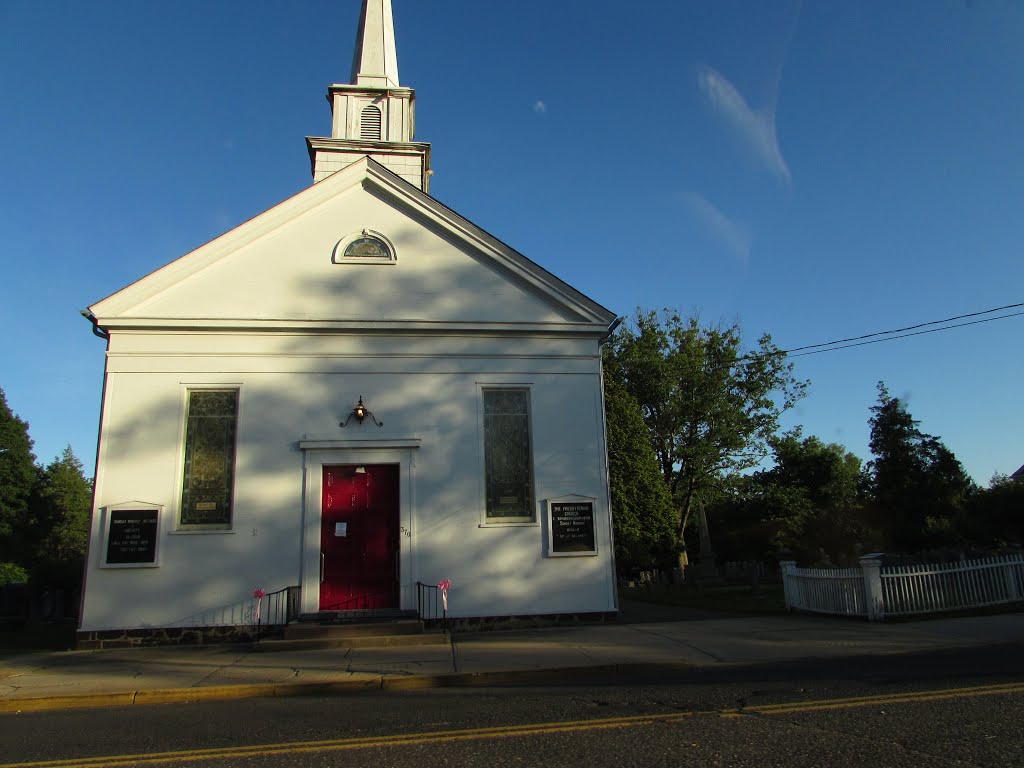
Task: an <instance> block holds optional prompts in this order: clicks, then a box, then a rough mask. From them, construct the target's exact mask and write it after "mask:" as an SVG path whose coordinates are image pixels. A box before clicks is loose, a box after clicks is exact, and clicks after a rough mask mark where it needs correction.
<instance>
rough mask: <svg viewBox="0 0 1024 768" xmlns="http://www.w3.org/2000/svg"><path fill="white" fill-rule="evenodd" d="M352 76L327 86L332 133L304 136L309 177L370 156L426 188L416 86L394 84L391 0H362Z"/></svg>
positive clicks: (426, 170) (426, 169)
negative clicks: (417, 133) (417, 130)
mask: <svg viewBox="0 0 1024 768" xmlns="http://www.w3.org/2000/svg"><path fill="white" fill-rule="evenodd" d="M351 79H352V83H351V84H335V85H331V86H329V87H328V89H327V100H328V101H329V102H330V104H331V111H332V112H333V114H334V118H333V121H332V127H331V138H329V139H327V138H308V137H307V139H306V144H307V145H308V147H309V157H310V160H311V162H312V165H313V182H314V183H316V182H318V181H320V180H322V179H325V178H327V177H328V176H330V175H331V174H333V173H337V172H338V171H340V170H342V169H343V168H347V167H348V166H349V165H351V164H352V163H354V162H356V161H358V160H359V159H360V158H362V157H367V156H369V157H371V158H373V159H374V160H376V161H377V162H378V163H380V164H381V165H383V166H385V167H386V168H388V170H390V171H392V172H393V173H396V174H398V175H399V176H401V177H402V178H404V179H405V180H406V181H408V182H410V183H411V184H414V185H415V186H417V187H419V188H420V189H422V190H423V191H424V192H426V191H428V187H429V181H430V174H431V171H430V145H429V144H426V143H423V142H414V141H413V129H414V125H415V100H416V92H415V91H414V90H413V89H412V88H405V87H403V86H402V85H400V84H399V79H398V53H397V48H396V46H395V23H394V18H393V16H392V13H391V0H363V7H362V11H361V12H360V15H359V31H358V33H357V34H356V44H355V50H354V52H353V56H352V78H351Z"/></svg>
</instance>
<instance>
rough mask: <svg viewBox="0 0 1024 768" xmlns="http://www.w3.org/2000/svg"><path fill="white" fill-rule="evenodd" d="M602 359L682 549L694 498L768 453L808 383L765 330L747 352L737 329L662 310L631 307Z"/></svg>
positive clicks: (758, 461) (719, 486)
mask: <svg viewBox="0 0 1024 768" xmlns="http://www.w3.org/2000/svg"><path fill="white" fill-rule="evenodd" d="M605 362H606V375H608V376H610V377H612V378H614V379H616V380H617V381H619V382H620V383H621V384H622V386H623V387H624V388H625V390H626V391H627V392H628V393H629V394H630V395H631V396H632V397H633V398H634V400H635V401H636V402H637V404H638V405H639V407H640V412H641V414H642V415H643V419H644V423H645V425H646V427H647V430H648V435H649V438H650V442H651V445H652V446H653V448H654V452H655V456H656V457H657V461H658V466H659V469H660V471H661V474H662V478H663V480H664V482H665V484H666V486H667V488H668V490H669V492H670V494H671V495H672V498H673V501H674V503H675V505H676V510H677V515H678V517H677V524H676V542H677V545H678V546H679V547H680V549H681V550H683V549H684V542H683V534H684V532H685V530H686V526H687V523H688V522H689V519H690V515H691V512H692V510H693V509H694V506H695V503H696V502H698V501H700V500H701V499H704V498H707V497H709V495H710V494H711V493H712V492H713V491H714V490H715V489H718V488H721V487H722V483H723V482H724V481H725V480H726V479H728V478H732V477H735V476H737V475H738V474H739V473H741V472H743V471H745V470H749V469H751V468H753V467H755V466H757V465H758V463H760V462H761V461H762V459H764V457H765V456H766V455H767V453H768V440H769V439H770V438H771V437H772V436H773V435H774V434H775V433H776V432H777V431H778V428H779V417H780V415H781V414H782V412H783V411H785V410H786V409H788V408H790V407H791V406H792V405H793V404H794V403H795V402H796V401H797V400H799V399H800V398H801V397H802V396H803V395H804V393H805V390H806V386H807V384H806V382H802V381H798V380H797V379H796V378H794V376H793V374H792V368H793V366H792V364H791V363H789V362H787V361H786V358H785V355H784V354H783V353H782V352H781V351H780V350H779V349H778V347H776V346H775V345H774V344H773V343H772V340H771V337H770V336H768V335H767V334H766V335H764V336H762V337H761V338H760V339H759V340H758V346H757V348H756V349H755V350H753V352H751V353H750V354H746V353H745V352H744V350H743V348H742V334H741V329H740V327H739V326H738V325H718V326H702V325H701V323H700V321H699V319H698V318H697V317H690V318H687V319H683V318H682V317H681V316H680V315H679V314H678V313H676V312H670V311H667V310H666V311H664V312H662V313H657V312H644V311H641V310H637V313H636V315H635V317H634V318H633V322H632V323H631V324H624V325H623V326H622V327H621V328H620V329H619V331H618V332H617V334H616V335H615V336H614V338H613V339H612V341H611V343H610V344H608V345H607V346H606V356H605Z"/></svg>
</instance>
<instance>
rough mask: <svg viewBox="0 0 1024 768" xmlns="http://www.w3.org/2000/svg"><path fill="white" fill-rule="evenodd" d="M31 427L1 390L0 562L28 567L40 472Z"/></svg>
mask: <svg viewBox="0 0 1024 768" xmlns="http://www.w3.org/2000/svg"><path fill="white" fill-rule="evenodd" d="M35 461H36V457H35V454H33V453H32V440H31V438H30V437H29V436H28V424H27V423H25V422H24V421H22V420H21V419H19V418H18V417H17V416H16V415H15V414H14V413H13V412H12V411H11V409H10V407H9V406H8V405H7V395H6V394H5V393H4V391H3V389H0V563H3V562H11V563H18V564H20V565H27V564H28V563H27V562H26V560H27V559H28V556H27V554H26V551H25V547H24V542H23V540H22V535H23V534H24V532H25V531H26V529H27V527H28V518H29V499H30V497H31V494H32V488H33V486H34V485H35V482H36V476H37V473H38V470H37V468H36V464H35Z"/></svg>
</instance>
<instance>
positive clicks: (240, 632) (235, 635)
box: [76, 625, 281, 651]
mask: <svg viewBox="0 0 1024 768" xmlns="http://www.w3.org/2000/svg"><path fill="white" fill-rule="evenodd" d="M280 635H281V627H261V628H260V630H259V633H258V634H257V630H256V627H253V626H249V625H243V626H233V627H160V628H153V629H104V630H98V631H92V632H78V634H77V643H76V647H77V648H78V650H80V651H99V650H106V649H111V648H142V647H148V646H155V645H218V644H224V643H252V642H256V641H257V640H259V639H261V638H266V637H279V636H280Z"/></svg>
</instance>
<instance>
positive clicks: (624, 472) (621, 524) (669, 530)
mask: <svg viewBox="0 0 1024 768" xmlns="http://www.w3.org/2000/svg"><path fill="white" fill-rule="evenodd" d="M604 385H605V395H604V398H605V423H606V425H607V439H608V474H609V483H610V486H611V501H612V521H613V524H614V526H615V563H616V568H617V569H618V571H619V573H620V574H623V575H626V574H629V573H631V572H633V571H635V570H637V569H645V568H652V567H656V566H659V565H661V564H662V563H663V561H665V560H667V559H668V556H669V555H670V554H671V553H672V552H673V545H674V542H675V529H676V523H675V510H674V509H673V506H672V497H671V496H670V495H669V492H668V487H667V486H666V485H665V483H664V481H663V479H662V477H661V473H660V471H659V469H658V461H657V457H656V456H655V455H654V448H653V447H652V446H651V443H650V439H649V438H648V434H647V427H646V425H645V424H644V420H643V416H642V415H641V413H640V406H639V404H638V403H637V402H636V400H635V399H634V398H633V396H632V395H630V394H629V392H628V391H626V388H625V387H624V386H623V385H622V383H621V382H620V381H619V380H617V379H616V378H614V377H610V376H606V377H605V380H604Z"/></svg>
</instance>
